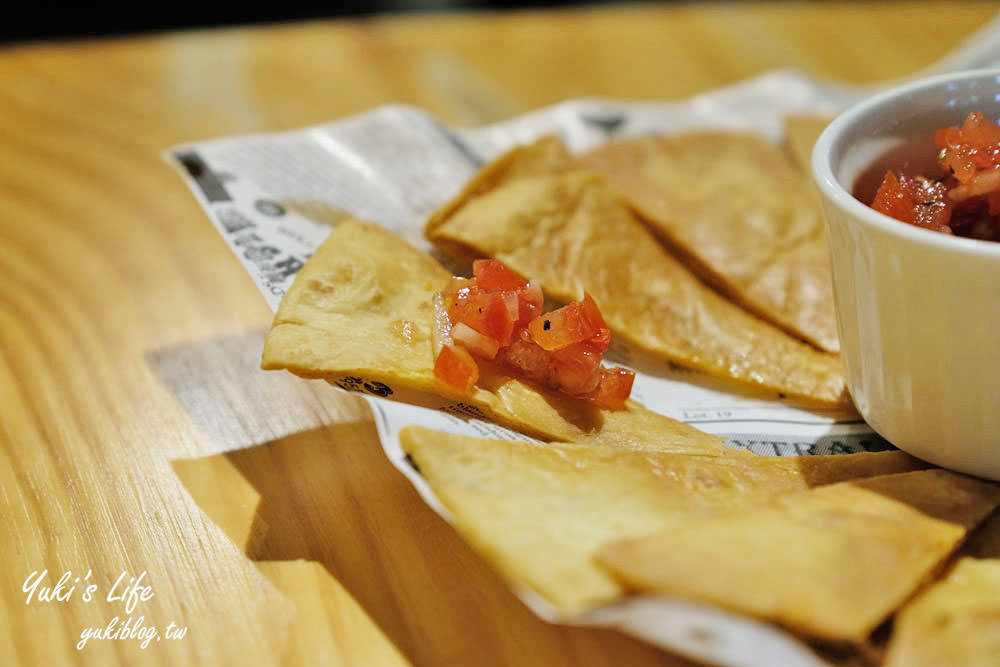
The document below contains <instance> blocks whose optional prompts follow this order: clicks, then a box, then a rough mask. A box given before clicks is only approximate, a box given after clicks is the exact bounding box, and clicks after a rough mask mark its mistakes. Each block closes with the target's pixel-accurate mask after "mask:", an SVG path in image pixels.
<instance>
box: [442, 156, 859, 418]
mask: <svg viewBox="0 0 1000 667" xmlns="http://www.w3.org/2000/svg"><path fill="white" fill-rule="evenodd" d="M427 234H428V237H429V238H430V239H431V240H432V241H434V242H435V243H450V244H452V245H454V244H461V245H464V246H466V247H470V248H472V249H474V250H475V252H477V253H478V255H479V256H483V255H489V256H492V257H496V258H497V259H500V260H502V261H503V262H505V263H506V264H507V265H508V266H510V267H511V268H512V269H514V270H515V271H518V272H520V273H521V274H523V275H526V276H530V277H533V278H537V279H538V280H540V281H541V284H542V287H543V289H545V291H546V293H547V295H549V296H552V297H554V298H556V299H560V300H564V301H569V300H572V299H578V298H580V296H581V294H580V292H581V291H582V290H586V291H587V292H589V293H590V294H591V295H592V296H593V297H594V299H595V300H596V301H597V303H598V305H599V306H600V308H601V311H602V313H603V314H604V317H605V319H606V320H607V322H608V324H609V325H610V326H611V329H612V330H613V331H614V332H615V335H616V336H619V337H620V338H622V339H625V340H627V341H629V342H631V343H633V344H635V345H637V346H638V347H640V348H643V349H645V350H647V351H649V352H652V353H653V354H656V355H658V356H660V357H666V358H667V359H670V360H673V361H675V362H677V363H680V364H682V365H685V366H689V367H692V368H696V369H700V370H703V371H706V372H709V373H711V374H714V375H719V376H722V377H729V378H732V379H734V380H738V381H741V382H743V383H746V384H749V385H754V386H756V387H758V388H764V389H768V390H771V391H774V392H778V393H784V394H789V395H793V396H797V397H801V398H805V399H808V400H811V401H813V402H817V403H822V404H826V405H846V404H849V400H850V399H849V397H848V395H847V392H846V389H845V380H844V374H843V367H842V366H841V364H840V361H839V359H837V358H836V357H834V356H833V355H830V354H825V353H822V352H819V351H817V350H816V349H814V348H813V347H811V346H809V345H807V344H805V343H802V342H800V341H798V340H795V339H794V338H792V337H790V336H788V335H787V334H785V333H784V332H782V331H780V330H778V329H776V328H775V327H773V326H771V325H769V324H767V323H766V322H763V321H761V320H759V319H758V318H756V317H754V316H752V315H750V314H749V313H747V312H746V311H744V310H743V309H742V308H740V307H738V306H736V305H735V304H733V303H731V302H730V301H728V300H727V299H725V298H723V297H722V296H720V295H719V294H718V293H716V292H715V291H714V290H712V289H711V288H709V287H707V286H705V285H704V284H703V283H702V282H701V281H700V280H698V279H697V278H696V277H695V276H693V275H692V274H691V273H690V272H689V271H688V270H687V269H686V268H685V267H684V266H683V265H682V264H681V263H680V262H678V261H677V260H676V259H675V258H674V257H673V256H672V255H670V253H669V252H667V251H666V250H665V249H664V248H662V247H661V246H660V244H659V243H657V242H656V240H655V239H654V238H653V236H652V235H651V233H650V232H649V231H648V230H647V229H646V228H645V227H644V226H643V225H642V224H641V223H640V222H639V221H638V220H637V219H636V218H635V217H634V215H633V214H632V213H631V212H630V211H629V210H628V209H627V208H626V207H625V206H624V205H623V204H622V203H621V202H620V201H619V199H618V197H617V196H616V195H615V194H614V193H613V192H612V191H611V190H610V189H609V188H607V187H606V186H604V184H603V182H602V180H601V178H600V176H599V175H597V174H596V173H594V172H591V171H587V170H575V171H568V172H563V173H560V174H556V175H545V176H529V177H523V178H518V179H515V180H512V181H509V182H506V183H504V184H503V185H502V186H500V187H498V188H496V189H494V190H492V191H489V192H487V193H486V194H483V195H480V196H478V197H474V198H472V199H469V200H468V201H466V202H464V203H463V204H462V205H461V206H460V207H459V208H458V209H457V211H456V212H455V213H454V214H453V215H451V216H450V217H448V218H446V219H443V220H442V219H439V218H437V217H435V218H434V219H433V220H432V224H431V225H430V226H429V227H428V229H427Z"/></svg>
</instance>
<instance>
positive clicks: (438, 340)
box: [431, 294, 451, 359]
mask: <svg viewBox="0 0 1000 667" xmlns="http://www.w3.org/2000/svg"><path fill="white" fill-rule="evenodd" d="M431 303H432V304H433V307H434V326H433V327H432V328H431V349H432V350H433V351H434V358H435V359H436V358H437V356H438V355H439V354H441V348H442V347H444V346H445V345H450V344H451V318H449V317H448V307H447V306H446V305H445V297H444V296H442V295H441V294H435V295H434V299H433V300H432V301H431Z"/></svg>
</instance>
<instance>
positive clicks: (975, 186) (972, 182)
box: [948, 167, 1000, 202]
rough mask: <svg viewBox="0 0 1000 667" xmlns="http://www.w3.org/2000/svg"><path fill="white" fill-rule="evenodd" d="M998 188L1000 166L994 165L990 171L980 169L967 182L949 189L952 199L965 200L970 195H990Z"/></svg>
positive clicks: (999, 185)
mask: <svg viewBox="0 0 1000 667" xmlns="http://www.w3.org/2000/svg"><path fill="white" fill-rule="evenodd" d="M997 190H1000V167H994V168H993V169H990V170H988V171H980V172H979V173H977V174H976V175H975V176H973V177H972V178H970V179H969V181H968V182H967V183H965V184H963V185H959V186H957V187H954V188H952V189H951V190H949V191H948V197H949V198H950V199H951V200H952V201H956V202H963V201H965V200H966V199H969V198H970V197H979V196H981V195H988V194H990V193H991V192H996V191H997Z"/></svg>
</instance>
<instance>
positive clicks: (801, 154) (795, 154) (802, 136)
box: [785, 115, 833, 175]
mask: <svg viewBox="0 0 1000 667" xmlns="http://www.w3.org/2000/svg"><path fill="white" fill-rule="evenodd" d="M832 120H833V117H832V116H813V115H808V116H798V115H795V116H787V117H786V118H785V147H786V148H787V149H788V152H789V153H790V154H791V156H792V159H793V160H795V164H796V166H797V167H798V168H799V170H800V171H801V172H802V173H804V174H807V175H809V174H812V152H813V146H815V145H816V140H817V139H819V135H821V134H823V130H825V129H826V126H827V125H829V124H830V121H832Z"/></svg>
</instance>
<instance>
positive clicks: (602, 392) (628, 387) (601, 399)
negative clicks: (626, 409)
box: [588, 368, 635, 410]
mask: <svg viewBox="0 0 1000 667" xmlns="http://www.w3.org/2000/svg"><path fill="white" fill-rule="evenodd" d="M634 382H635V372H633V371H630V370H627V369H625V368H610V369H609V368H605V369H602V370H601V380H600V384H598V385H597V389H596V390H594V392H593V393H592V394H591V395H590V396H589V397H588V398H590V400H592V401H593V402H594V405H595V406H597V407H599V408H605V409H607V410H617V409H619V408H621V407H622V406H623V405H624V404H625V401H626V400H628V397H629V395H630V394H631V393H632V384H633V383H634Z"/></svg>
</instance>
